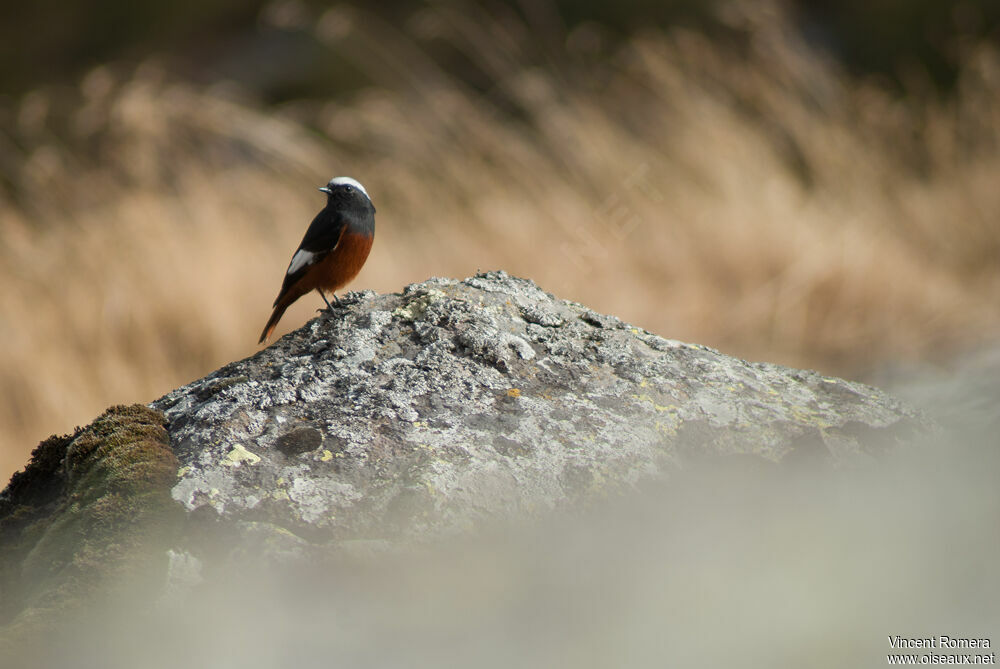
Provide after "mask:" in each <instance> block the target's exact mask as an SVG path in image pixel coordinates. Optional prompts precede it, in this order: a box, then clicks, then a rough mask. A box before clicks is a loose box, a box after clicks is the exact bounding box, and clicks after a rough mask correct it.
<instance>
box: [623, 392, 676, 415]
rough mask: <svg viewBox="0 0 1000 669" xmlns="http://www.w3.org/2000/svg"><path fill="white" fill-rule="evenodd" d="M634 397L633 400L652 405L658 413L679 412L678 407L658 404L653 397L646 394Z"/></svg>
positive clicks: (633, 395)
mask: <svg viewBox="0 0 1000 669" xmlns="http://www.w3.org/2000/svg"><path fill="white" fill-rule="evenodd" d="M632 397H633V399H637V400H639V401H640V402H645V403H647V404H650V405H652V407H653V408H654V409H655V410H657V411H677V407H676V406H675V405H673V404H657V403H656V400H655V399H653V397H652V396H651V395H647V394H646V393H639V394H636V393H633V394H632Z"/></svg>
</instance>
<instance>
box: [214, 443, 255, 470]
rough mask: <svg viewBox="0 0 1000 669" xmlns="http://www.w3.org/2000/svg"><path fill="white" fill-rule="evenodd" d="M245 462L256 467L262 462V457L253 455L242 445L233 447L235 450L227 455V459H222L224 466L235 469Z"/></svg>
mask: <svg viewBox="0 0 1000 669" xmlns="http://www.w3.org/2000/svg"><path fill="white" fill-rule="evenodd" d="M244 462H246V463H249V464H251V465H255V464H257V463H258V462H260V456H259V455H257V454H256V453H251V452H250V451H248V450H247V449H246V448H245V447H244V446H243V445H242V444H236V445H235V446H233V449H232V450H231V451H229V452H228V453H226V457H224V458H223V459H222V464H223V465H225V466H226V467H235V466H236V465H241V464H243V463H244Z"/></svg>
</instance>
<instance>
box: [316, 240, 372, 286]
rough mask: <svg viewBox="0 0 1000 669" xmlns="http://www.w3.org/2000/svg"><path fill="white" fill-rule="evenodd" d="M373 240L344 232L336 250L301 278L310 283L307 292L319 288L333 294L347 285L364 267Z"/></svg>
mask: <svg viewBox="0 0 1000 669" xmlns="http://www.w3.org/2000/svg"><path fill="white" fill-rule="evenodd" d="M373 240H374V237H371V236H369V235H359V234H357V233H354V232H351V231H350V230H345V231H344V235H343V236H342V237H341V238H340V243H339V244H337V248H335V249H334V250H333V251H331V252H330V253H329V254H327V256H326V257H325V258H323V260H321V261H320V262H318V263H316V265H315V266H314V267H313V268H312V270H311V271H310V272H309V273H308V274H307V275H306V276H305V277H303V280H304V281H308V282H309V283H310V285H309V286H308V288H307V290H312V289H313V288H320V289H322V290H325V291H331V292H333V291H337V290H339V289H340V288H341V287H343V286H345V285H347V283H348V282H350V281H351V279H353V278H354V277H356V276H357V275H358V272H360V271H361V268H362V267H363V266H364V264H365V261H366V260H367V259H368V253H369V251H371V249H372V241H373ZM303 288H306V286H303Z"/></svg>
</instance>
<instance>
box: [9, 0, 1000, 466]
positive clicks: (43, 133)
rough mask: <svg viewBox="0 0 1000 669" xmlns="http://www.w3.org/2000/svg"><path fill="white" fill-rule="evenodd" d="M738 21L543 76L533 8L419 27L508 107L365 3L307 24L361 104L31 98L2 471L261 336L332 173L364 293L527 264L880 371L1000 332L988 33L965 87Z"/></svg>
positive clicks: (739, 14) (150, 76)
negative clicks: (897, 73) (895, 87)
mask: <svg viewBox="0 0 1000 669" xmlns="http://www.w3.org/2000/svg"><path fill="white" fill-rule="evenodd" d="M727 12H728V14H727V15H726V16H725V20H726V21H728V22H729V24H730V27H731V29H732V30H734V31H738V32H739V33H740V34H741V35H743V36H745V39H743V40H742V41H741V43H740V46H738V47H734V46H733V45H732V44H728V45H721V44H719V43H717V42H715V41H712V40H710V39H708V38H707V37H706V36H705V35H704V34H702V33H700V32H698V31H695V30H692V29H685V28H679V27H678V28H674V29H670V30H666V31H660V30H649V31H646V32H643V33H640V34H637V35H634V36H633V37H631V38H629V39H628V40H627V41H626V42H625V43H624V44H622V45H621V46H620V47H616V49H615V51H614V53H613V54H611V56H610V57H608V58H601V59H598V58H596V57H594V56H593V52H594V50H595V49H596V48H597V47H596V46H594V44H596V43H597V42H599V35H597V34H595V33H593V32H592V31H591V32H588V30H589V29H587V28H586V27H585V28H584V29H581V30H577V31H574V33H572V34H570V35H569V36H568V38H567V40H566V43H567V51H566V53H565V54H559V56H558V57H555V56H553V59H554V62H549V63H548V64H547V66H546V67H541V66H539V65H538V64H537V63H536V62H532V59H529V58H526V57H525V56H524V53H526V51H527V47H526V45H527V44H529V43H530V42H531V41H532V35H531V34H530V33H528V32H525V31H523V30H519V29H518V26H516V25H515V26H511V25H507V24H499V23H495V22H491V21H490V20H489V19H488V18H485V17H478V18H477V17H476V16H471V17H470V16H468V15H459V14H456V13H454V12H449V10H448V9H447V6H442V7H440V8H438V10H436V11H434V12H426V13H424V14H422V15H421V16H420V18H419V21H417V23H416V24H415V29H416V30H418V31H420V32H422V34H424V35H430V36H431V37H433V38H435V39H439V40H447V41H451V42H453V43H454V45H455V47H456V49H461V50H462V51H463V52H464V53H468V54H469V57H470V58H473V59H476V60H477V66H478V67H480V68H481V69H482V70H484V71H487V72H489V73H490V74H491V77H492V79H493V80H494V81H495V88H494V89H491V90H489V91H486V92H485V93H484V92H482V91H479V90H474V89H472V88H470V87H468V86H467V85H465V84H463V83H462V82H461V81H459V80H458V79H457V78H455V77H452V76H450V75H448V74H446V73H445V72H444V71H443V70H441V69H439V68H438V67H437V66H436V65H435V63H434V61H433V60H431V59H429V58H427V57H426V56H425V55H424V54H423V53H422V51H421V49H420V47H419V46H418V44H417V43H415V42H414V41H413V40H412V39H410V38H409V37H408V36H407V35H406V34H405V33H404V32H403V31H401V30H398V29H397V28H396V27H394V26H392V25H390V24H387V23H383V22H381V21H379V20H378V19H376V18H375V17H373V16H371V15H369V14H366V13H364V12H361V11H360V10H352V9H348V8H343V7H341V8H335V9H330V10H326V11H324V12H322V13H320V14H317V15H315V16H310V17H307V18H308V25H309V26H310V28H309V29H310V30H311V31H313V34H314V37H315V38H316V39H317V40H319V41H321V42H323V43H325V44H327V45H332V46H334V47H336V48H337V49H338V51H339V52H340V53H343V54H347V55H348V56H349V57H351V58H354V59H356V63H357V64H358V66H359V67H361V68H362V69H364V70H365V71H366V73H367V74H368V75H369V76H370V78H371V79H372V81H374V82H375V85H374V86H372V87H369V88H366V89H365V90H363V91H361V92H359V93H358V94H356V95H354V96H353V97H351V98H350V99H347V100H345V99H341V98H335V99H329V100H310V101H299V102H292V103H287V104H284V105H280V106H278V107H273V106H266V105H264V104H263V103H262V102H260V101H259V100H256V99H255V98H254V97H253V95H252V94H250V93H248V92H247V91H246V90H242V89H240V88H238V87H235V86H231V85H225V84H217V85H209V86H198V85H194V84H192V83H186V82H185V81H183V80H180V79H177V78H175V77H173V76H171V75H170V74H169V72H168V70H167V69H166V68H164V67H162V66H161V65H160V64H158V63H157V61H156V60H155V59H153V60H149V61H146V62H144V63H143V64H141V65H139V66H137V67H130V68H125V67H116V66H114V65H109V66H104V67H99V68H97V69H94V70H93V71H91V72H89V73H88V74H87V75H86V76H85V77H83V78H82V80H80V82H79V84H78V85H77V86H50V87H39V88H38V89H36V90H34V91H32V92H31V93H29V94H28V95H26V96H24V97H22V98H20V99H18V100H16V101H11V100H8V102H7V103H6V104H5V105H2V106H0V118H2V124H0V127H2V132H0V156H2V157H0V180H2V183H3V189H2V192H3V195H2V197H3V201H2V202H0V258H2V262H0V286H2V288H0V336H2V338H3V341H4V346H3V348H2V351H0V400H2V401H0V425H2V427H3V430H2V433H0V474H2V475H3V476H4V477H6V476H7V475H8V474H9V473H11V472H13V471H14V470H15V469H17V468H19V467H20V466H22V464H23V463H24V461H25V459H26V457H27V453H28V451H29V450H30V449H31V448H32V447H33V446H34V445H35V444H36V443H37V441H38V440H39V439H41V438H44V437H45V436H47V435H48V434H51V433H53V432H65V431H68V430H70V429H71V428H72V427H73V426H74V425H76V424H81V423H86V422H88V421H89V420H90V419H91V418H92V417H93V416H95V415H96V414H97V413H98V412H99V411H100V410H102V409H103V408H105V407H106V406H107V405H109V404H112V403H117V402H133V401H150V400H152V399H154V398H156V397H158V396H159V395H161V394H163V393H165V392H167V391H168V390H170V389H172V388H174V387H176V386H178V385H180V384H183V383H185V382H187V381H190V380H192V379H195V378H198V377H200V376H202V375H204V374H206V373H208V372H210V371H212V370H213V369H215V368H217V367H219V366H221V365H223V364H225V363H227V362H229V361H231V360H233V359H237V358H240V357H243V356H246V355H250V354H252V353H254V351H256V350H257V347H256V346H255V344H254V342H255V341H256V336H257V334H258V333H259V331H260V328H261V327H262V325H263V322H264V321H265V320H266V318H267V315H268V313H269V306H270V304H271V301H272V300H273V298H274V294H275V293H276V291H277V289H278V286H279V284H280V281H281V278H282V273H283V271H284V269H285V267H286V265H287V262H288V259H289V257H290V256H291V253H292V251H293V250H294V248H295V246H296V244H297V243H298V241H299V239H300V238H301V235H302V234H303V232H304V230H305V227H306V226H307V224H308V223H309V221H310V220H311V218H312V216H313V215H314V214H315V213H316V212H317V211H318V210H319V208H320V207H321V206H322V204H323V199H322V195H321V194H320V193H318V192H317V191H316V190H315V188H316V187H317V186H319V185H322V184H323V183H325V182H326V180H327V179H329V178H330V177H331V176H334V175H341V174H347V175H351V176H355V177H356V178H358V179H360V180H361V181H362V182H363V183H364V184H365V185H366V187H367V188H368V190H369V192H370V193H371V195H372V198H373V200H374V202H375V206H376V207H377V209H378V213H377V216H376V220H377V232H376V242H375V246H374V248H373V252H372V255H371V257H370V259H369V261H368V264H367V265H366V267H365V269H364V270H363V271H362V273H361V275H360V276H359V277H358V279H357V280H356V281H355V283H354V284H353V285H352V286H351V288H352V289H356V290H359V289H367V288H371V289H375V290H378V291H398V290H400V289H401V288H402V287H403V286H404V285H405V284H406V283H409V282H413V281H419V280H423V279H425V278H427V277H428V276H434V275H437V276H455V277H463V276H467V275H469V274H471V273H473V272H475V271H476V270H477V269H495V268H502V269H505V270H507V271H509V272H511V273H513V274H517V275H520V276H525V277H529V278H532V279H534V280H535V281H536V282H538V283H539V284H540V285H541V286H542V287H543V288H545V289H547V290H549V291H551V292H554V293H555V294H557V295H558V296H560V297H565V298H570V299H574V300H577V301H580V302H583V303H586V304H587V305H589V306H592V307H593V308H595V309H597V310H599V311H603V312H608V313H613V314H615V315H617V316H619V317H621V318H623V319H625V320H627V321H630V322H632V323H635V324H636V325H639V326H642V327H645V328H647V329H649V330H651V331H653V332H656V333H658V334H660V335H663V336H665V337H669V338H675V339H682V340H687V341H694V342H699V343H704V344H708V345H712V346H715V347H717V348H720V349H722V350H723V351H725V352H727V353H731V354H734V355H738V356H741V357H746V358H750V359H760V360H770V361H774V362H782V363H786V364H790V365H796V366H809V367H815V368H819V369H821V370H824V371H827V372H830V373H836V374H842V375H847V376H855V377H857V376H863V375H864V374H866V373H868V372H870V371H871V370H872V369H875V368H877V367H878V366H880V365H884V364H888V363H895V362H907V361H917V360H923V361H927V360H934V359H939V358H941V357H944V356H947V355H949V354H950V353H952V352H957V351H960V350H963V349H966V348H970V347H975V346H978V345H980V344H983V343H984V342H988V341H990V339H991V338H992V339H993V340H994V341H995V338H996V335H997V332H998V326H1000V260H998V259H1000V188H998V185H1000V57H998V54H997V53H996V51H995V50H993V49H991V48H990V47H987V46H981V45H969V47H968V48H967V51H966V52H965V53H963V55H962V62H963V67H962V71H961V72H960V75H959V80H958V84H957V88H956V90H955V92H954V94H953V95H951V96H947V97H942V96H938V95H936V94H935V93H934V92H932V91H927V90H924V89H922V88H921V87H920V86H919V85H914V86H913V87H912V88H911V89H909V90H907V91H904V93H903V94H900V93H899V92H895V91H888V90H886V89H885V88H884V87H882V86H880V85H879V84H878V83H877V82H873V81H866V80H863V79H862V80H859V79H857V78H852V77H849V76H848V75H847V74H845V73H844V72H843V71H842V69H841V68H840V67H839V66H838V65H837V64H835V63H834V62H832V61H831V60H829V59H828V58H826V57H825V56H823V55H822V54H821V53H819V52H818V51H816V50H815V49H814V48H812V47H811V46H810V44H808V43H807V42H805V41H804V40H803V38H802V37H801V36H800V35H799V33H797V32H796V31H794V30H792V29H791V28H790V26H789V24H788V21H787V17H786V16H785V15H784V14H783V13H782V12H781V11H779V10H778V9H776V8H775V6H772V5H770V4H769V3H746V4H735V5H733V6H732V7H731V8H729V9H728V10H727ZM286 18H287V17H286ZM282 20H284V19H282ZM288 20H294V21H297V22H299V23H301V22H302V20H301V17H298V18H296V17H295V16H292V17H291V18H289V19H288ZM320 305H321V302H320V300H319V298H318V297H317V298H316V299H311V298H304V299H302V300H300V303H299V304H297V305H296V306H295V307H293V308H292V309H290V310H289V312H288V313H287V314H286V315H285V317H284V319H283V320H282V323H281V326H280V328H279V331H278V335H279V336H280V335H281V334H283V333H284V332H287V331H288V330H290V329H293V328H295V327H298V326H300V325H301V324H302V323H303V322H304V321H305V320H306V319H307V318H309V317H311V316H312V315H313V311H314V310H315V309H316V308H317V307H319V306H320Z"/></svg>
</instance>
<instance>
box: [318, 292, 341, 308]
mask: <svg viewBox="0 0 1000 669" xmlns="http://www.w3.org/2000/svg"><path fill="white" fill-rule="evenodd" d="M316 292H318V293H319V296H320V297H322V298H323V301H324V302H326V309H317V310H316V311H319V312H320V313H322V312H324V311H325V312H327V313H329V314H332V313H333V306H332V305H331V304H330V300H328V299H326V295H325V294H324V293H323V289H321V288H317V289H316ZM333 301H334V302H335V303H336V304H337V306H338V307H339V306H340V301H339V300H338V299H337V294H336V293H334V294H333Z"/></svg>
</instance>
